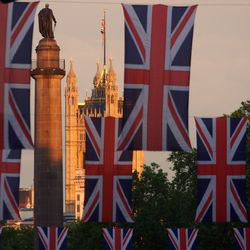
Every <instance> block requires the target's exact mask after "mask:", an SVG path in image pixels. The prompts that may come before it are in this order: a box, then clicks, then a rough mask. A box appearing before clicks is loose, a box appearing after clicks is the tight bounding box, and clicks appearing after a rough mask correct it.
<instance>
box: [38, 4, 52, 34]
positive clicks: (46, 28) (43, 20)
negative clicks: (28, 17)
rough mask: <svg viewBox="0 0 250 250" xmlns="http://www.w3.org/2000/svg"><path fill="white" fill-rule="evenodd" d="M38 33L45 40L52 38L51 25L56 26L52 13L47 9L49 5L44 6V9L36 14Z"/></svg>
mask: <svg viewBox="0 0 250 250" xmlns="http://www.w3.org/2000/svg"><path fill="white" fill-rule="evenodd" d="M38 21H39V32H40V33H41V35H42V36H43V37H45V38H54V31H53V23H52V21H53V22H54V26H56V19H55V17H54V15H53V11H52V10H51V9H50V8H49V4H45V8H43V9H42V10H40V12H39V14H38Z"/></svg>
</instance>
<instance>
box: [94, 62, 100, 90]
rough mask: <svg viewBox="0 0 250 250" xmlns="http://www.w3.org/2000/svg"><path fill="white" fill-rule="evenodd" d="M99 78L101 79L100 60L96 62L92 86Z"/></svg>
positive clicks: (96, 84) (96, 83) (97, 82)
mask: <svg viewBox="0 0 250 250" xmlns="http://www.w3.org/2000/svg"><path fill="white" fill-rule="evenodd" d="M100 79H101V70H100V62H96V73H95V77H94V81H93V84H94V86H98V84H99V82H100Z"/></svg>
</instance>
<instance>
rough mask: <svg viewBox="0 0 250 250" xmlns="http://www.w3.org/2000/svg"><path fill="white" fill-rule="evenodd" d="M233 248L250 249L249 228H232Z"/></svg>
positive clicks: (238, 249) (236, 249)
mask: <svg viewBox="0 0 250 250" xmlns="http://www.w3.org/2000/svg"><path fill="white" fill-rule="evenodd" d="M233 230H234V238H235V245H234V246H235V248H234V249H235V250H249V249H250V228H249V227H246V228H234V229H233Z"/></svg>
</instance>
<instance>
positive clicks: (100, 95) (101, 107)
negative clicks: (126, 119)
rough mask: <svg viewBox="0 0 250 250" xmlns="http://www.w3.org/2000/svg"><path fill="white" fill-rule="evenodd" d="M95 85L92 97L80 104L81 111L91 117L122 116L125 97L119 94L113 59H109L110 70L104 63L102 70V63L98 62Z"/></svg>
mask: <svg viewBox="0 0 250 250" xmlns="http://www.w3.org/2000/svg"><path fill="white" fill-rule="evenodd" d="M93 85H94V88H93V89H92V94H91V97H86V98H85V100H84V103H83V104H81V105H79V108H80V110H81V112H82V113H83V114H84V115H87V116H91V117H101V116H113V117H122V114H123V113H122V105H123V98H122V97H119V95H118V85H117V81H116V73H115V71H114V69H113V63H112V59H110V60H109V69H108V70H107V66H106V65H104V66H103V70H102V71H100V64H99V63H97V70H96V74H95V76H94V80H93Z"/></svg>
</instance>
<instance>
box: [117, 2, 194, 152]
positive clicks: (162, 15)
mask: <svg viewBox="0 0 250 250" xmlns="http://www.w3.org/2000/svg"><path fill="white" fill-rule="evenodd" d="M196 8H197V6H189V7H170V6H164V5H127V4H124V5H123V11H124V18H125V73H124V77H125V79H124V111H123V112H124V119H123V132H122V134H121V136H120V138H119V142H118V145H119V150H153V151H162V150H180V151H190V150H191V145H190V141H189V135H188V99H189V79H190V64H191V52H192V38H193V27H194V18H195V12H196Z"/></svg>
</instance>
